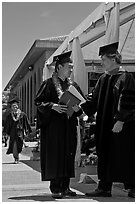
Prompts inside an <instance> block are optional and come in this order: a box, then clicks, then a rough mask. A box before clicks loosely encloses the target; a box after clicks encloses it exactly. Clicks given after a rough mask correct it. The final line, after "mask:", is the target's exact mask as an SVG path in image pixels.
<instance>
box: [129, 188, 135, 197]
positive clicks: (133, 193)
mask: <svg viewBox="0 0 137 204" xmlns="http://www.w3.org/2000/svg"><path fill="white" fill-rule="evenodd" d="M128 197H130V198H135V189H130V190H129V192H128Z"/></svg>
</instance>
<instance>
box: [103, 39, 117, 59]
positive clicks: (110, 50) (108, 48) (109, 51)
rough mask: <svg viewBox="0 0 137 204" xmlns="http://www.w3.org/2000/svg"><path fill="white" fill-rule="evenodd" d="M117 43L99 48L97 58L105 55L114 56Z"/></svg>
mask: <svg viewBox="0 0 137 204" xmlns="http://www.w3.org/2000/svg"><path fill="white" fill-rule="evenodd" d="M118 44H119V43H118V42H116V43H111V44H108V45H105V46H103V47H100V49H99V56H102V55H105V54H116V52H117V49H118Z"/></svg>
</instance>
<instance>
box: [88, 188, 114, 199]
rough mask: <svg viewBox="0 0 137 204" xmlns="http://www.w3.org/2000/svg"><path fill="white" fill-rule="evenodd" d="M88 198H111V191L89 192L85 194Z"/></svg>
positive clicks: (97, 190)
mask: <svg viewBox="0 0 137 204" xmlns="http://www.w3.org/2000/svg"><path fill="white" fill-rule="evenodd" d="M85 195H86V196H89V197H111V196H112V195H111V191H104V190H102V189H98V188H97V189H96V190H95V191H93V192H89V193H86V194H85Z"/></svg>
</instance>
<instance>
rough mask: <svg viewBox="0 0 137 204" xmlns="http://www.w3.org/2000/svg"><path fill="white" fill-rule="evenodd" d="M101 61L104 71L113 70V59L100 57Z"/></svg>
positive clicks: (104, 56)
mask: <svg viewBox="0 0 137 204" xmlns="http://www.w3.org/2000/svg"><path fill="white" fill-rule="evenodd" d="M101 60H102V66H103V68H104V69H105V70H106V71H109V70H111V69H112V68H113V65H114V59H113V58H109V57H107V56H106V55H103V56H102V57H101Z"/></svg>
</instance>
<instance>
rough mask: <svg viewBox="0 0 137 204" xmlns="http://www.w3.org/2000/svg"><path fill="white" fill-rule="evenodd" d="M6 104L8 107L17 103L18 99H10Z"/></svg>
mask: <svg viewBox="0 0 137 204" xmlns="http://www.w3.org/2000/svg"><path fill="white" fill-rule="evenodd" d="M8 103H9V104H10V105H12V104H13V103H19V99H18V98H12V99H10V100H9V101H8Z"/></svg>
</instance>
